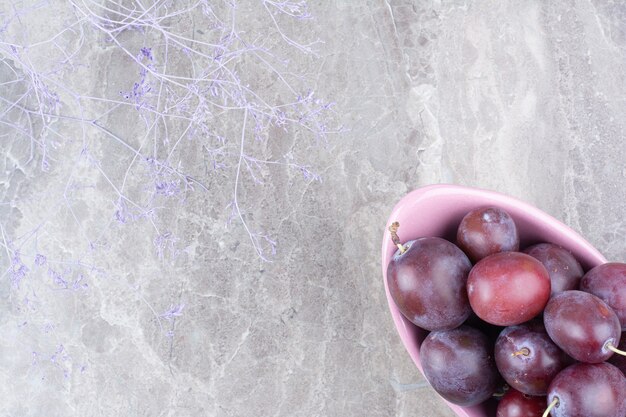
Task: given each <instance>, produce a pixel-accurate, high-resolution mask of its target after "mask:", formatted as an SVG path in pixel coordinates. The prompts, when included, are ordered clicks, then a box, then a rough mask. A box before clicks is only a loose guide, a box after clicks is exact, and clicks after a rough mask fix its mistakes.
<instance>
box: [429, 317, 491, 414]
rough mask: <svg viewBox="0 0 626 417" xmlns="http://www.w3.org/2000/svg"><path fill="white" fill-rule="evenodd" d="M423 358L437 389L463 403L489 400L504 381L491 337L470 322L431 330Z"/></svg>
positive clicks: (430, 380)
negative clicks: (490, 340) (495, 360)
mask: <svg viewBox="0 0 626 417" xmlns="http://www.w3.org/2000/svg"><path fill="white" fill-rule="evenodd" d="M420 358H421V360H422V368H423V370H424V375H425V376H426V379H427V380H428V382H429V383H430V385H431V386H432V387H433V388H434V389H435V391H437V392H438V393H439V395H441V396H442V397H443V398H445V399H446V400H448V401H450V402H451V403H454V404H458V405H461V406H470V405H475V404H479V403H481V402H483V401H485V400H486V399H488V398H489V397H491V395H492V394H493V393H494V392H495V390H496V388H497V387H498V384H499V382H500V381H501V379H500V376H499V375H498V370H497V369H496V364H495V362H494V360H493V348H492V346H491V344H490V343H489V339H488V338H487V336H485V335H484V334H483V333H481V332H480V331H478V330H476V329H473V328H471V327H469V326H461V327H459V328H456V329H453V330H443V331H436V332H431V333H430V334H429V335H428V336H427V337H426V339H424V342H423V343H422V346H421V347H420Z"/></svg>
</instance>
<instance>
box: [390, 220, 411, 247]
mask: <svg viewBox="0 0 626 417" xmlns="http://www.w3.org/2000/svg"><path fill="white" fill-rule="evenodd" d="M399 227H400V223H398V222H393V223H391V226H389V232H390V233H391V240H392V242H393V243H394V245H396V246H397V247H398V249H400V254H403V253H404V252H406V250H407V249H406V248H405V247H404V245H402V243H400V238H399V237H398V228H399Z"/></svg>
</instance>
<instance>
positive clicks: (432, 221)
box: [382, 185, 606, 417]
mask: <svg viewBox="0 0 626 417" xmlns="http://www.w3.org/2000/svg"><path fill="white" fill-rule="evenodd" d="M490 205H493V206H498V207H501V208H503V209H504V210H506V211H507V212H509V214H510V215H511V216H512V217H513V219H515V223H516V224H517V227H518V229H519V234H520V239H521V247H522V248H523V247H526V246H528V245H530V244H533V243H539V242H552V243H556V244H558V245H561V246H563V247H565V248H567V249H569V250H570V251H571V252H572V253H573V254H574V255H575V256H576V258H577V259H578V261H579V262H580V263H581V264H582V266H583V268H584V269H585V270H588V269H590V268H592V267H594V266H596V265H599V264H602V263H605V262H606V259H605V258H604V257H603V256H602V254H600V252H598V251H597V250H596V249H595V248H594V247H593V246H591V244H590V243H589V242H587V241H586V240H585V239H583V238H582V237H581V236H580V235H579V234H578V233H576V232H575V231H573V230H572V229H570V228H569V227H567V226H565V225H564V224H563V223H561V222H559V221H558V220H556V219H554V218H553V217H551V216H549V215H547V214H546V213H544V212H543V211H541V210H539V209H538V208H536V207H533V206H531V205H529V204H527V203H524V202H523V201H520V200H518V199H516V198H512V197H507V196H506V195H503V194H499V193H495V192H492V191H485V190H480V189H477V188H469V187H462V186H458V185H431V186H427V187H423V188H420V189H417V190H415V191H413V192H411V193H409V194H407V195H406V196H405V197H404V198H402V200H400V202H399V203H398V204H397V205H396V206H395V207H394V209H393V211H392V212H391V215H390V216H389V220H387V225H386V227H385V235H384V237H383V247H382V269H383V280H384V283H385V291H386V293H387V301H388V302H389V310H390V311H391V316H392V317H393V321H394V322H395V324H396V329H398V333H399V334H400V338H401V339H402V343H403V344H404V346H405V347H406V350H407V351H408V352H409V355H410V356H411V358H412V359H413V362H415V365H417V367H418V368H419V370H420V371H422V365H421V363H420V353H419V348H420V345H421V343H422V341H423V340H424V338H425V337H426V332H425V331H424V330H421V329H419V328H417V327H415V326H414V325H413V324H412V323H411V322H409V321H408V320H407V319H405V318H404V316H403V315H402V314H401V313H400V311H399V310H398V308H397V307H396V305H395V303H394V302H393V300H392V299H391V296H390V295H389V288H388V286H387V265H388V264H389V259H390V258H391V256H392V255H393V253H394V252H395V251H396V250H397V248H396V247H395V246H394V245H393V242H392V241H391V237H390V235H389V225H391V223H392V222H394V221H398V222H400V229H399V230H398V235H399V237H400V240H401V241H402V242H406V241H407V240H412V239H416V238H419V237H427V236H439V237H443V238H446V239H448V240H450V241H452V242H454V241H455V236H456V228H457V226H458V225H459V223H460V222H461V219H462V218H463V216H464V215H465V214H467V213H468V212H469V211H471V210H472V209H475V208H478V207H483V206H490ZM422 373H423V372H422ZM448 405H449V407H450V408H451V409H452V410H453V411H454V412H455V413H456V414H457V415H458V416H462V417H492V415H493V411H491V413H492V415H490V414H489V411H488V410H487V408H486V407H484V406H475V407H459V406H457V405H454V404H450V403H448Z"/></svg>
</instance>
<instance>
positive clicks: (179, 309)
mask: <svg viewBox="0 0 626 417" xmlns="http://www.w3.org/2000/svg"><path fill="white" fill-rule="evenodd" d="M184 308H185V304H179V305H174V304H170V307H169V309H168V310H167V311H165V312H163V313H161V314H160V315H159V317H161V318H164V319H167V320H173V319H174V317H180V316H182V315H183V309H184Z"/></svg>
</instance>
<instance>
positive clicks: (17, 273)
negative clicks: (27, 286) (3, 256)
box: [9, 250, 29, 287]
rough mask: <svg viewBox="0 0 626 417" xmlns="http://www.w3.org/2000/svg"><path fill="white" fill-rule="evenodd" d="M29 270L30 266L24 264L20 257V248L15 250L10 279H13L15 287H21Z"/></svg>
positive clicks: (12, 282) (10, 268)
mask: <svg viewBox="0 0 626 417" xmlns="http://www.w3.org/2000/svg"><path fill="white" fill-rule="evenodd" d="M28 271H29V270H28V267H26V265H24V263H23V262H22V259H21V258H20V252H19V251H18V250H15V251H13V256H12V257H11V266H10V267H9V279H10V280H11V284H12V285H13V286H14V287H19V286H20V283H21V282H22V280H23V279H24V277H25V276H26V274H27V273H28Z"/></svg>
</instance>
